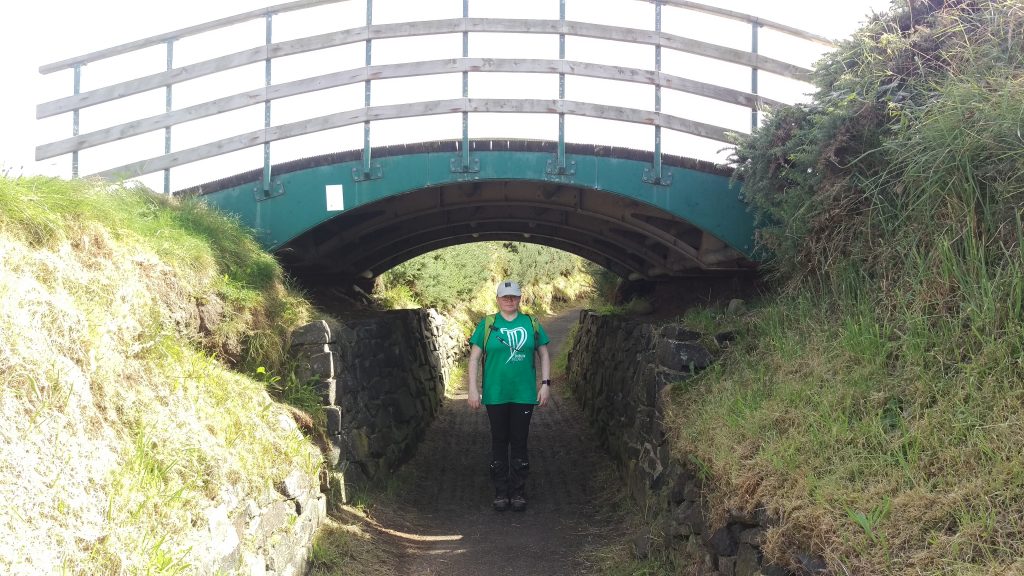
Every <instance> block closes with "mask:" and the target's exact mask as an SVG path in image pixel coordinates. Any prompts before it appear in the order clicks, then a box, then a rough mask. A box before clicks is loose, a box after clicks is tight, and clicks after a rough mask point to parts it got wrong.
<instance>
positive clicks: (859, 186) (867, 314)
mask: <svg viewBox="0 0 1024 576" xmlns="http://www.w3.org/2000/svg"><path fill="white" fill-rule="evenodd" d="M1022 23H1024V3H1022V2H1020V1H1018V0H990V1H983V2H975V3H953V2H950V3H945V4H943V3H917V2H915V3H914V4H913V6H912V8H910V9H907V8H904V9H902V10H896V11H894V12H893V13H891V14H888V15H883V16H882V17H880V18H878V19H876V20H875V21H873V22H871V23H869V24H868V25H867V26H866V27H865V28H864V29H863V30H862V31H861V32H860V33H859V34H858V35H857V36H856V37H855V38H854V39H853V40H851V41H849V42H847V43H845V44H844V45H842V46H840V48H839V50H837V51H836V52H835V53H834V54H832V55H830V56H827V57H826V58H825V59H824V60H823V62H822V63H821V64H820V65H819V70H818V72H817V80H818V84H819V92H818V94H817V96H816V97H815V101H814V102H813V103H812V104H811V105H809V106H806V107H803V108H797V109H792V110H785V111H780V112H778V113H777V114H775V115H774V116H773V118H772V119H771V120H770V121H769V123H768V125H767V126H766V127H765V128H764V129H763V130H762V131H760V132H759V133H756V134H755V135H754V136H753V137H752V138H751V139H750V140H748V141H746V142H744V143H742V144H741V145H740V148H739V149H738V154H737V161H738V162H739V163H740V165H741V172H742V173H743V176H744V177H745V183H744V189H745V193H746V194H747V195H748V197H749V198H751V201H752V203H753V204H754V205H755V207H756V209H757V211H758V215H759V218H760V220H761V222H762V223H764V224H765V226H766V227H765V229H764V230H763V231H762V234H761V239H762V241H763V242H764V243H765V244H766V246H767V247H769V248H770V249H771V250H772V251H773V264H774V270H775V271H776V277H777V278H778V279H779V280H780V281H781V282H780V285H781V286H784V287H785V288H786V289H785V290H784V291H783V292H782V293H781V294H782V297H781V298H779V299H778V300H776V301H773V302H769V303H765V304H764V305H762V306H761V307H760V308H757V309H755V310H753V311H752V312H751V313H750V316H749V318H748V326H747V328H746V334H747V336H746V337H745V338H744V339H742V340H741V342H740V344H739V345H738V347H734V348H733V349H732V350H730V352H729V354H728V360H727V361H725V362H724V363H723V364H722V366H721V367H720V368H719V369H717V370H714V371H711V372H709V373H707V374H705V375H703V376H701V377H700V378H699V379H698V381H697V382H696V383H695V384H691V385H690V386H689V387H688V388H687V389H686V390H681V391H680V392H679V393H678V394H677V398H676V400H675V402H674V403H673V407H672V409H671V412H672V416H671V418H672V421H673V422H675V427H676V432H675V433H676V434H677V438H678V444H677V450H678V453H679V454H680V456H682V455H683V454H688V455H696V457H697V458H699V459H700V460H701V461H702V462H705V463H707V464H708V466H709V468H710V469H711V471H712V476H713V478H714V480H715V482H717V483H719V484H720V485H721V487H720V488H719V489H716V491H715V493H714V495H713V499H714V500H715V509H717V510H719V511H722V510H727V509H729V508H730V507H732V508H736V507H743V506H751V505H753V503H755V502H762V503H764V504H766V505H767V506H768V507H769V509H770V510H771V511H772V512H774V513H775V514H777V515H778V517H779V518H782V519H783V521H782V522H781V523H780V524H779V525H778V526H777V527H776V528H774V529H772V530H770V531H769V533H768V542H767V545H766V550H767V552H768V554H769V556H770V557H773V558H776V559H779V560H783V561H784V560H785V559H786V558H787V554H788V551H789V550H792V549H793V547H796V546H811V547H812V548H814V549H815V551H816V552H817V553H820V554H822V555H824V556H825V558H826V560H827V561H828V563H829V565H830V567H831V568H832V569H833V570H835V571H836V572H837V573H843V572H844V571H845V572H846V573H851V574H953V573H955V574H994V573H1015V571H1018V572H1019V571H1021V570H1022V569H1024V566H1022V565H1021V564H1020V562H1019V559H1020V558H1022V557H1024V544H1022V542H1024V505H1022V504H1021V502H1024V472H1021V470H1024V432H1022V428H1021V426H1020V424H1021V416H1020V406H1021V402H1022V401H1024V389H1022V387H1021V386H1020V382H1022V381H1024V316H1022V313H1021V312H1022V304H1024V303H1022V300H1021V298H1022V282H1024V280H1022V279H1024V258H1022V256H1024V254H1022V252H1021V241H1022V240H1024V235H1022V233H1021V230H1022V226H1021V221H1022V216H1024V213H1022V209H1021V206H1022V205H1024V138H1022V136H1021V128H1020V127H1021V125H1022V122H1024V112H1022V111H1024V90H1022V87H1024V85H1022V81H1024V45H1022V44H1021V42H1020V35H1019V31H1020V29H1021V28H1020V27H1021V24H1022ZM736 494H744V495H746V497H744V498H739V497H736V496H735V495H736Z"/></svg>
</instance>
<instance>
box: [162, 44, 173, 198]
mask: <svg viewBox="0 0 1024 576" xmlns="http://www.w3.org/2000/svg"><path fill="white" fill-rule="evenodd" d="M167 69H168V70H172V69H174V40H168V41H167ZM173 87H174V85H173V84H168V85H167V89H166V92H165V94H164V100H165V105H164V109H165V111H166V112H170V111H171V110H172V108H173V103H174V102H173V100H172V98H171V95H172V94H173V92H174V90H173ZM170 153H171V127H170V126H168V127H166V128H164V154H170ZM164 194H167V195H168V196H170V194H171V169H170V168H165V169H164Z"/></svg>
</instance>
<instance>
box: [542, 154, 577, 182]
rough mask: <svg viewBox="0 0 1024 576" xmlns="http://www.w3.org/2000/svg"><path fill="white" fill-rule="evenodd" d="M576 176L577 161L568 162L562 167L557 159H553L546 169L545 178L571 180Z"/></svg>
mask: <svg viewBox="0 0 1024 576" xmlns="http://www.w3.org/2000/svg"><path fill="white" fill-rule="evenodd" d="M574 176H576V161H575V160H569V161H567V162H566V163H565V166H564V167H562V166H559V165H558V158H557V157H555V158H551V159H549V160H548V163H547V166H546V167H545V168H544V177H545V178H547V179H548V180H571V179H572V178H573V177H574Z"/></svg>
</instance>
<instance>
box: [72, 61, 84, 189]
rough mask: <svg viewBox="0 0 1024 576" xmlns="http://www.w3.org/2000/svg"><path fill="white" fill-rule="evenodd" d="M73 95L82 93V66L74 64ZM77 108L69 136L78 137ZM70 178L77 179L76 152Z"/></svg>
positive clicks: (73, 154)
mask: <svg viewBox="0 0 1024 576" xmlns="http://www.w3.org/2000/svg"><path fill="white" fill-rule="evenodd" d="M74 82H75V95H76V96H77V95H78V94H80V93H81V92H82V65H81V64H75V80H74ZM78 113H79V110H78V108H75V111H74V112H72V113H71V135H72V136H78ZM71 178H72V179H74V178H78V150H75V151H74V152H72V153H71Z"/></svg>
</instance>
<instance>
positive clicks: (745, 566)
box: [736, 543, 761, 576]
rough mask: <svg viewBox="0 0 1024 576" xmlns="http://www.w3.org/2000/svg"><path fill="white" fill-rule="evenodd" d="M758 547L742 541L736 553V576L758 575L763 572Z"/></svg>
mask: <svg viewBox="0 0 1024 576" xmlns="http://www.w3.org/2000/svg"><path fill="white" fill-rule="evenodd" d="M758 556H759V554H758V551H757V549H756V548H754V547H753V546H751V545H750V544H746V543H740V545H739V550H738V552H737V554H736V576H756V575H757V574H760V572H761V562H760V559H759V558H758Z"/></svg>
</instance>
